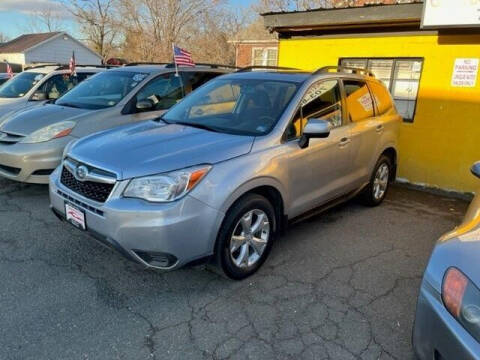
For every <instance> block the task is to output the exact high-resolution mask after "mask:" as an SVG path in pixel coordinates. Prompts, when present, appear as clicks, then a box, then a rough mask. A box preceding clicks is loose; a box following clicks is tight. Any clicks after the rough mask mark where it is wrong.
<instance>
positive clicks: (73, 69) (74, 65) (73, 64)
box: [68, 51, 77, 76]
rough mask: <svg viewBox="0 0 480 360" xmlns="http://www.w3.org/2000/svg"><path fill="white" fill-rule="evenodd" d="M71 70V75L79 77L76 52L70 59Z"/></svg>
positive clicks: (69, 66)
mask: <svg viewBox="0 0 480 360" xmlns="http://www.w3.org/2000/svg"><path fill="white" fill-rule="evenodd" d="M68 68H69V69H70V75H71V76H76V75H77V63H76V62H75V51H74V52H73V53H72V57H71V58H70V64H69V65H68Z"/></svg>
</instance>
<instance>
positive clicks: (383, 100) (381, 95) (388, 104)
mask: <svg viewBox="0 0 480 360" xmlns="http://www.w3.org/2000/svg"><path fill="white" fill-rule="evenodd" d="M368 86H369V87H370V89H371V90H372V93H373V97H374V98H375V104H376V105H377V111H378V115H385V114H387V113H389V112H391V111H393V110H394V109H395V108H394V105H393V101H392V97H391V96H390V93H389V92H388V90H387V88H386V87H384V86H382V84H379V83H377V82H374V81H372V82H370V83H369V84H368Z"/></svg>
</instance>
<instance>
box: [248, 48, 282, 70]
mask: <svg viewBox="0 0 480 360" xmlns="http://www.w3.org/2000/svg"><path fill="white" fill-rule="evenodd" d="M255 50H262V53H263V52H266V53H267V59H266V60H267V63H266V64H260V65H256V64H255ZM268 50H275V51H276V56H275V64H276V65H278V47H275V46H267V47H261V46H255V47H252V61H251V65H252V66H269V65H268V60H269V59H268ZM276 65H273V66H276Z"/></svg>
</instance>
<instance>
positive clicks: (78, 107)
mask: <svg viewBox="0 0 480 360" xmlns="http://www.w3.org/2000/svg"><path fill="white" fill-rule="evenodd" d="M56 105H59V106H66V107H71V108H75V109H80V106H78V105H75V104H71V103H61V104H56Z"/></svg>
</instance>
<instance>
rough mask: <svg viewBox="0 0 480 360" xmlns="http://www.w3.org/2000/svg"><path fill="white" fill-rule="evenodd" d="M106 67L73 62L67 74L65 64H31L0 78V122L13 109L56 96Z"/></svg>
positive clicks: (53, 98)
mask: <svg viewBox="0 0 480 360" xmlns="http://www.w3.org/2000/svg"><path fill="white" fill-rule="evenodd" d="M106 69H107V67H106V66H102V65H77V71H76V74H75V75H70V70H69V67H68V65H55V64H46V65H35V66H30V67H28V68H26V70H25V71H23V72H21V73H20V74H17V75H15V76H14V77H13V78H12V79H10V80H8V81H6V82H4V83H3V84H1V80H0V84H1V86H0V124H1V123H2V122H3V121H5V119H7V118H8V116H9V115H11V114H13V113H15V112H17V111H20V110H23V109H28V108H30V107H33V106H38V105H41V104H44V103H45V102H47V101H53V100H56V99H58V98H59V97H60V96H62V95H63V94H65V93H66V92H67V91H69V90H71V89H72V88H73V87H75V86H76V85H77V84H80V83H81V82H82V81H83V80H85V79H86V78H88V77H89V76H92V75H95V74H96V73H97V72H100V71H104V70H106ZM0 75H1V74H0Z"/></svg>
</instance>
